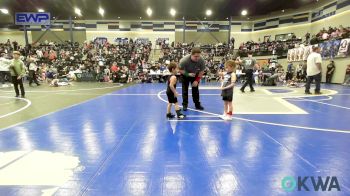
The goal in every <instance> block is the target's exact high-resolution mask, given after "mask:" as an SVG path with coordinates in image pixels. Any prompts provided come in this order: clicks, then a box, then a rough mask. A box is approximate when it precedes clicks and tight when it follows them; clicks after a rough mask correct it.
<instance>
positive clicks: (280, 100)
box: [273, 97, 309, 114]
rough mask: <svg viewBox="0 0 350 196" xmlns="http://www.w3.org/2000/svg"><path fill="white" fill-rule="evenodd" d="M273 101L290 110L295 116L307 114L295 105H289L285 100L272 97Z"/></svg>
mask: <svg viewBox="0 0 350 196" xmlns="http://www.w3.org/2000/svg"><path fill="white" fill-rule="evenodd" d="M273 99H274V100H276V101H277V102H280V103H281V104H282V105H284V106H285V107H286V108H288V109H289V110H291V111H292V112H293V113H295V114H309V113H307V112H306V111H305V110H302V109H301V108H299V107H297V106H296V105H294V104H292V103H289V102H288V101H286V100H285V99H282V98H279V97H274V98H273Z"/></svg>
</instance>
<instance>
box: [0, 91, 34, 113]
mask: <svg viewBox="0 0 350 196" xmlns="http://www.w3.org/2000/svg"><path fill="white" fill-rule="evenodd" d="M0 97H1V98H9V99H18V100H22V101H25V102H27V104H26V105H25V106H24V107H22V108H20V109H18V110H16V111H13V112H10V113H8V114H5V115H2V116H0V118H5V117H8V116H11V115H13V114H16V113H18V112H21V111H23V110H25V109H27V108H28V107H29V106H30V105H31V104H32V102H31V101H30V100H29V99H24V98H16V97H8V96H0Z"/></svg>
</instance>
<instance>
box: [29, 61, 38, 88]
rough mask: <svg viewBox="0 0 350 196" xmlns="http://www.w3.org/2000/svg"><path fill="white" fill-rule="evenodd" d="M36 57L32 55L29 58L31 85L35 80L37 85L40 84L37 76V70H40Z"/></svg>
mask: <svg viewBox="0 0 350 196" xmlns="http://www.w3.org/2000/svg"><path fill="white" fill-rule="evenodd" d="M36 61H37V60H36V58H35V57H34V56H31V57H30V58H29V59H28V62H29V86H32V84H33V82H34V83H35V84H36V85H37V86H40V84H39V82H38V80H37V76H36V74H37V73H36V72H37V70H38V66H37V65H36Z"/></svg>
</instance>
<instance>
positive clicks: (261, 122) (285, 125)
mask: <svg viewBox="0 0 350 196" xmlns="http://www.w3.org/2000/svg"><path fill="white" fill-rule="evenodd" d="M164 91H165V90H163V91H160V92H159V93H158V99H160V100H161V101H163V102H165V103H167V101H166V100H164V99H163V98H162V97H161V96H160V95H161V93H163V92H164ZM180 107H181V106H180ZM187 109H188V110H191V111H195V112H200V113H203V114H209V115H213V116H218V117H220V114H215V113H212V112H206V111H201V110H196V109H192V108H187ZM232 118H233V119H236V120H241V121H246V122H254V123H258V124H266V125H274V126H281V127H289V128H297V129H306V130H312V131H323V132H334V133H347V134H349V133H350V130H338V129H323V128H316V127H305V126H295V125H289V124H281V123H272V122H266V121H259V120H251V119H247V118H239V117H232Z"/></svg>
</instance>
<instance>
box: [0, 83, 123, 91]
mask: <svg viewBox="0 0 350 196" xmlns="http://www.w3.org/2000/svg"><path fill="white" fill-rule="evenodd" d="M122 86H123V84H118V85H113V86H106V87H96V88H82V89H71V90H69V89H66V90H58V89H57V88H62V87H52V91H46V90H43V91H40V90H33V91H31V90H29V91H26V92H29V93H57V92H79V91H91V90H103V89H110V88H117V87H122ZM0 92H5V93H9V92H13V91H1V90H0Z"/></svg>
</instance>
